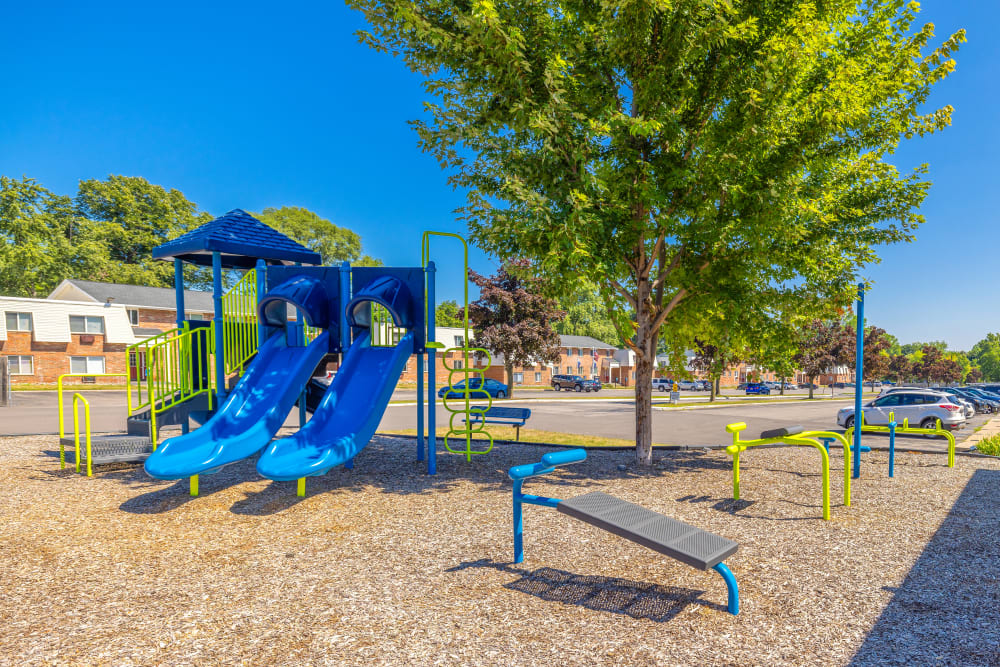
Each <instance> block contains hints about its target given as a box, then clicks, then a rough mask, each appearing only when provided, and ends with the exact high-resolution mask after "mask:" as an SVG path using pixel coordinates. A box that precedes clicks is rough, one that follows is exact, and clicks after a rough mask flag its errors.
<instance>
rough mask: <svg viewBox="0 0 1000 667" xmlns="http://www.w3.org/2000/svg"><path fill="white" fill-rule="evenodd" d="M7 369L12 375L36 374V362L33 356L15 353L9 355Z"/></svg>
mask: <svg viewBox="0 0 1000 667" xmlns="http://www.w3.org/2000/svg"><path fill="white" fill-rule="evenodd" d="M7 370H8V372H9V373H10V374H11V375H34V374H35V368H34V364H32V363H31V357H29V356H21V355H14V356H10V357H7Z"/></svg>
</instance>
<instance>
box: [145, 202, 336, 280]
mask: <svg viewBox="0 0 1000 667" xmlns="http://www.w3.org/2000/svg"><path fill="white" fill-rule="evenodd" d="M214 252H218V253H220V254H221V255H222V265H223V266H224V267H226V268H231V269H249V268H252V267H253V266H254V263H255V262H256V261H257V260H258V259H263V260H265V261H266V262H267V263H269V264H295V263H296V262H301V263H302V264H320V263H321V262H322V258H321V257H320V254H319V253H318V252H314V251H312V250H310V249H309V248H306V247H305V246H304V245H302V244H300V243H297V242H295V241H293V240H292V239H290V238H288V237H287V236H285V235H284V234H282V233H281V232H279V231H277V230H275V229H271V228H270V227H268V226H267V225H265V224H264V223H263V222H261V221H260V220H258V219H257V218H255V217H253V216H252V215H250V214H249V213H247V212H246V211H243V210H241V209H238V208H237V209H233V210H232V211H230V212H229V213H226V214H225V215H224V216H222V217H220V218H216V219H215V220H213V221H211V222H208V223H205V224H204V225H202V226H201V227H198V228H197V229H193V230H191V231H190V232H188V233H187V234H184V235H183V236H179V237H177V238H176V239H173V240H172V241H167V242H166V243H164V244H163V245H160V246H157V247H156V248H153V259H174V258H177V259H181V260H183V261H185V262H190V263H192V264H198V265H200V266H211V265H212V253H214Z"/></svg>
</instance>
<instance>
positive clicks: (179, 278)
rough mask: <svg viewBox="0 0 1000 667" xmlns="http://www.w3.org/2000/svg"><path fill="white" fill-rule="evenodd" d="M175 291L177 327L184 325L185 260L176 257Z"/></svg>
mask: <svg viewBox="0 0 1000 667" xmlns="http://www.w3.org/2000/svg"><path fill="white" fill-rule="evenodd" d="M174 291H175V292H176V293H177V328H178V329H180V328H181V327H183V326H184V262H182V261H181V260H180V259H178V258H177V257H174Z"/></svg>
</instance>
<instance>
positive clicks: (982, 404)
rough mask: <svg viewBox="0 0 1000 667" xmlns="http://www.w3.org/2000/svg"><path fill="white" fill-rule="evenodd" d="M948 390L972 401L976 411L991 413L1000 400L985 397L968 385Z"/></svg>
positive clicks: (998, 405)
mask: <svg viewBox="0 0 1000 667" xmlns="http://www.w3.org/2000/svg"><path fill="white" fill-rule="evenodd" d="M950 392H951V393H952V394H957V395H958V396H960V397H962V398H965V399H967V400H970V401H972V403H973V405H975V407H976V410H977V411H978V412H985V413H991V412H995V411H996V409H997V408H998V407H1000V402H998V401H996V400H993V399H990V398H987V397H986V396H984V395H982V394H979V393H978V392H975V391H973V390H972V389H969V388H968V387H952V388H951V390H950Z"/></svg>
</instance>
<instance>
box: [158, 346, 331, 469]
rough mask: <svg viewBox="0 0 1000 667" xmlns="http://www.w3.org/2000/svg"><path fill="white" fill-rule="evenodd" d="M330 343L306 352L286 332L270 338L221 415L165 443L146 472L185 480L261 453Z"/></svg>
mask: <svg viewBox="0 0 1000 667" xmlns="http://www.w3.org/2000/svg"><path fill="white" fill-rule="evenodd" d="M328 338H329V332H326V331H324V332H323V333H321V334H320V335H319V336H318V337H317V338H316V339H315V340H314V341H312V342H311V343H310V344H309V345H308V346H306V347H301V346H289V345H287V344H286V340H285V339H286V333H285V332H282V333H279V334H277V335H275V336H272V337H271V338H269V339H268V340H267V341H265V342H264V344H263V345H262V346H261V347H260V349H259V350H258V352H257V357H256V358H255V359H254V360H253V362H252V363H251V364H250V367H249V368H248V369H247V371H246V373H245V374H244V375H243V377H242V378H240V381H239V382H238V383H237V385H236V387H235V388H234V389H233V391H232V393H231V394H229V396H228V397H227V398H226V400H225V401H224V402H223V404H222V406H221V407H220V408H219V410H218V412H216V413H215V415H213V416H212V418H211V419H209V420H208V422H206V423H205V425H204V426H202V427H201V428H199V429H197V430H195V431H192V432H190V433H187V434H185V435H180V436H177V437H175V438H170V439H169V440H165V441H164V442H163V443H162V444H161V445H160V446H159V447H157V448H156V451H155V452H153V453H152V454H150V455H149V458H148V459H146V464H145V467H146V472H147V473H148V474H149V475H150V476H151V477H156V478H157V479H183V478H185V477H191V476H192V475H199V474H204V473H211V472H216V471H217V470H218V469H219V468H221V467H222V466H224V465H226V464H229V463H233V462H235V461H239V460H241V459H245V458H247V457H248V456H253V455H254V454H256V453H257V452H259V451H260V450H261V449H263V448H264V447H265V446H266V445H267V443H269V442H270V441H271V438H273V437H274V434H275V433H277V432H278V429H280V428H281V425H282V424H283V423H284V422H285V418H286V417H287V416H288V413H289V412H290V411H291V409H292V406H293V405H294V404H295V401H296V400H297V399H298V397H299V394H300V393H301V391H302V388H303V387H304V386H305V385H306V383H307V382H309V379H310V378H311V377H312V374H313V371H314V370H316V366H317V365H318V364H319V362H320V361H321V360H322V359H323V356H324V355H325V354H326V353H327V351H328V349H329V341H328Z"/></svg>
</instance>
